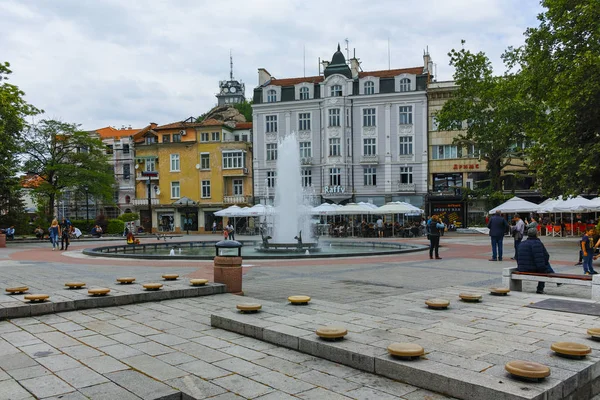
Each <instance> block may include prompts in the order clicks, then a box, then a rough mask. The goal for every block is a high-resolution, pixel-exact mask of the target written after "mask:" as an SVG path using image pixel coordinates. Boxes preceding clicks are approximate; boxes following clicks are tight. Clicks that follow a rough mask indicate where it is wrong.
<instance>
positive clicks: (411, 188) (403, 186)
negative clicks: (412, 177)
mask: <svg viewBox="0 0 600 400" xmlns="http://www.w3.org/2000/svg"><path fill="white" fill-rule="evenodd" d="M416 190H417V186H416V185H415V184H414V183H399V184H398V191H399V192H415V191H416Z"/></svg>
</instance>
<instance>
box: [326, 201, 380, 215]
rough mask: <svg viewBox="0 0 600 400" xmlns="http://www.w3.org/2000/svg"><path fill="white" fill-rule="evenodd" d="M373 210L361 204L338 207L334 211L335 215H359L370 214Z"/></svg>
mask: <svg viewBox="0 0 600 400" xmlns="http://www.w3.org/2000/svg"><path fill="white" fill-rule="evenodd" d="M372 211H373V209H372V208H371V207H367V206H365V205H363V204H357V203H348V204H346V205H345V206H342V207H339V208H338V209H336V210H335V213H334V214H335V215H361V214H371V213H372Z"/></svg>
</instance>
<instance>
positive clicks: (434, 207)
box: [427, 197, 467, 228]
mask: <svg viewBox="0 0 600 400" xmlns="http://www.w3.org/2000/svg"><path fill="white" fill-rule="evenodd" d="M428 206H429V207H428V212H427V214H428V215H430V216H431V215H437V216H439V217H440V219H441V220H442V222H444V223H445V224H446V225H450V224H453V225H454V226H456V227H457V228H466V221H467V219H466V216H467V207H466V203H465V202H464V201H463V200H462V197H454V198H443V199H440V198H439V197H437V198H436V197H430V198H429V203H428Z"/></svg>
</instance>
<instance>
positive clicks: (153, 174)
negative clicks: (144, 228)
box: [142, 171, 159, 233]
mask: <svg viewBox="0 0 600 400" xmlns="http://www.w3.org/2000/svg"><path fill="white" fill-rule="evenodd" d="M142 176H147V177H148V183H147V185H148V218H150V233H152V177H156V176H158V172H156V171H142ZM158 193H159V192H158V189H157V190H156V194H158Z"/></svg>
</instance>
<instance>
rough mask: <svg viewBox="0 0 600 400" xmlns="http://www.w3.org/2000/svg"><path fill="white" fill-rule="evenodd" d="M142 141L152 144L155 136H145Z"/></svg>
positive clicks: (154, 141)
mask: <svg viewBox="0 0 600 400" xmlns="http://www.w3.org/2000/svg"><path fill="white" fill-rule="evenodd" d="M144 141H145V143H146V144H154V143H156V136H146V138H145V139H144Z"/></svg>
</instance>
